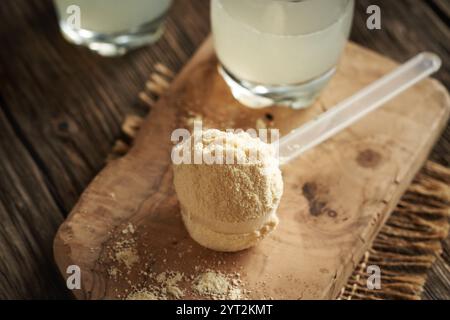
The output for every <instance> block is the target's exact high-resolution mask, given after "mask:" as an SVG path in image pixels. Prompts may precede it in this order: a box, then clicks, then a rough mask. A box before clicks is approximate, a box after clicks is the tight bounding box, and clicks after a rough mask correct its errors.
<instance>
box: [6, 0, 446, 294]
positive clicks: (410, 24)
mask: <svg viewBox="0 0 450 320" xmlns="http://www.w3.org/2000/svg"><path fill="white" fill-rule="evenodd" d="M208 2H209V0H195V1H193V0H177V1H176V6H174V8H173V10H172V12H171V16H170V19H169V23H168V31H167V32H166V34H165V36H164V38H163V39H162V40H161V41H160V42H159V43H158V44H157V45H154V46H152V47H150V48H146V49H143V50H139V51H137V52H135V53H132V54H131V55H129V56H126V57H124V58H120V59H102V58H99V57H96V56H95V55H93V54H91V53H89V52H88V51H86V50H85V49H82V48H76V47H74V46H72V45H70V44H67V43H66V42H65V41H63V40H62V38H61V36H60V35H59V32H58V27H57V23H56V18H55V15H54V12H53V9H52V5H51V0H3V1H2V5H1V6H0V16H1V19H2V23H1V24H0V41H1V43H2V50H0V96H3V99H4V101H5V104H3V105H2V107H3V108H8V111H9V112H10V114H11V118H12V119H14V121H15V122H16V124H17V126H18V128H20V130H21V131H22V132H23V135H24V137H25V138H26V139H27V140H28V142H27V144H28V150H30V151H31V152H30V155H31V158H30V159H31V160H33V161H34V163H39V165H38V170H39V171H40V174H42V175H43V176H44V177H45V178H46V180H47V181H48V183H47V185H48V188H49V189H51V190H54V191H53V194H52V195H53V199H54V201H55V203H57V204H59V207H61V209H62V211H64V214H67V213H68V212H69V210H70V209H71V208H72V206H73V204H74V203H75V201H76V200H77V198H78V196H79V194H80V193H81V191H82V190H83V189H84V188H85V186H86V185H87V183H88V182H89V181H90V180H91V179H92V177H93V176H94V175H95V174H96V172H97V171H98V170H99V169H100V168H102V166H103V163H104V158H105V156H106V154H107V153H108V152H109V150H110V147H111V146H112V144H113V141H114V140H115V139H116V138H117V136H118V135H119V130H120V124H121V122H122V119H123V117H124V115H125V114H127V113H129V112H137V113H141V114H142V113H143V112H144V111H143V109H142V108H141V107H140V106H139V105H138V104H137V99H136V93H137V92H139V90H140V89H141V88H142V86H143V83H144V82H145V80H146V78H147V75H148V73H149V72H150V70H151V68H152V65H153V64H154V63H156V62H158V61H162V62H163V63H164V64H166V65H167V66H169V67H170V68H171V69H173V70H174V71H177V70H179V68H180V67H181V66H182V65H183V64H184V63H185V61H187V59H188V58H189V57H190V55H191V54H192V53H193V52H194V51H195V49H196V47H197V46H198V45H199V44H200V43H201V41H202V40H203V39H204V37H205V36H206V35H207V34H208V32H209V21H208V16H209V14H208V10H209V5H208ZM430 3H433V4H435V5H436V7H439V9H440V10H441V12H445V13H446V15H447V16H448V12H449V10H448V7H449V2H448V1H446V0H430V1H425V0H420V1H416V0H401V1H390V0H373V1H369V0H358V1H357V10H356V12H355V22H356V23H355V26H354V28H353V32H352V39H353V40H354V41H356V42H358V43H361V44H363V45H365V46H367V47H369V48H371V49H375V50H377V51H379V52H382V53H383V54H385V55H387V56H390V57H393V58H396V59H398V60H405V59H407V58H409V57H410V56H412V55H414V54H415V53H416V52H417V50H418V48H423V49H428V50H433V51H437V52H439V53H440V54H441V55H442V56H443V57H445V56H448V55H449V51H450V49H449V47H450V44H449V41H445V39H448V24H447V31H445V30H444V29H443V25H445V23H444V22H445V20H444V19H443V16H442V15H439V14H437V13H436V11H435V8H434V7H432V6H430ZM369 4H379V5H380V6H381V7H382V8H384V9H383V30H381V31H370V32H369V31H368V30H367V29H366V28H365V26H364V23H363V22H364V21H365V17H366V14H365V8H366V7H367V5H369ZM405 39H406V40H405ZM445 61H446V63H445V65H444V68H443V69H442V71H441V72H440V73H439V74H438V75H437V77H438V78H439V79H440V80H442V81H443V83H444V84H445V85H446V86H447V88H448V87H449V85H450V84H449V80H448V79H449V78H450V76H449V68H448V63H449V62H448V59H447V60H445ZM445 61H444V62H445ZM6 121H8V120H6ZM8 123H9V121H8ZM3 138H6V137H5V136H2V137H0V139H3ZM449 151H450V129H447V130H446V131H445V132H444V134H443V137H442V138H441V140H440V141H439V143H438V145H437V146H436V147H435V149H434V152H433V153H432V159H434V160H437V161H439V162H440V163H442V164H444V165H447V166H449V164H450V152H449ZM0 152H1V151H0ZM1 161H3V162H6V161H7V162H6V164H5V166H7V167H8V168H9V170H12V171H17V170H21V167H20V166H19V163H20V161H17V160H16V159H15V158H12V159H8V160H5V159H4V158H3V159H1V160H0V162H1ZM30 179H33V178H31V177H30ZM2 183H3V182H1V183H0V185H1V184H2ZM21 188H23V190H24V192H25V193H26V194H33V193H34V192H35V190H33V189H32V188H30V187H29V186H28V185H27V184H25V185H23V186H21ZM51 190H49V192H51ZM0 210H3V209H0ZM5 210H6V209H5ZM46 210H47V208H46V206H41V204H40V203H37V204H34V206H32V207H28V208H27V211H29V212H33V213H34V214H42V213H43V212H45V211H46ZM3 211H4V210H3ZM4 214H5V215H6V214H7V213H6V212H5V213H4ZM23 219H26V215H23ZM15 237H16V240H15V241H24V240H23V239H22V238H21V236H20V233H19V234H16V236H15ZM448 248H449V246H448V245H447V249H446V250H444V255H443V257H444V258H443V259H444V262H445V263H446V264H447V266H448V263H449V262H450V258H449V257H450V256H449V255H448V252H449V249H448ZM18 265H19V266H20V264H18ZM0 271H3V270H2V269H0ZM50 278H51V277H50ZM11 281H13V280H11ZM14 281H19V280H14ZM14 281H13V282H14ZM49 281H52V279H50V280H49ZM17 283H19V282H17ZM17 283H16V285H17V286H18V287H20V286H21V285H20V284H17ZM445 283H447V284H448V283H449V282H448V281H447V282H445ZM433 288H434V284H433V281H432V280H431V283H430V287H429V288H428V289H429V290H431V291H430V292H432V290H433ZM44 291H45V290H41V291H40V292H42V297H50V296H55V295H58V294H59V291H58V290H56V291H55V292H56V293H55V292H52V291H51V290H49V291H48V292H47V294H45V293H44ZM441 291H442V290H441ZM33 296H34V297H35V296H36V295H34V294H33ZM435 296H439V294H436V295H435Z"/></svg>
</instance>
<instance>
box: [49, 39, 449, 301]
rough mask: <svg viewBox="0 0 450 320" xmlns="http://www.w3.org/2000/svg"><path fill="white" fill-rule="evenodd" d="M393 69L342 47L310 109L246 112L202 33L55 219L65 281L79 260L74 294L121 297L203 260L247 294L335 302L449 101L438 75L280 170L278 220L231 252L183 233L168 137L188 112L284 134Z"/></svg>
mask: <svg viewBox="0 0 450 320" xmlns="http://www.w3.org/2000/svg"><path fill="white" fill-rule="evenodd" d="M396 65H397V64H396V63H395V62H393V61H392V60H389V59H387V58H386V57H383V56H381V55H380V54H377V53H374V52H371V51H369V50H367V49H364V48H362V47H360V46H358V45H356V44H353V43H349V44H348V46H347V47H346V50H345V54H344V56H343V58H342V61H341V63H340V65H339V68H338V71H337V73H336V76H335V77H334V78H333V80H332V81H331V83H330V84H329V86H328V87H327V88H326V90H325V91H324V92H323V94H322V95H321V97H320V99H319V100H318V101H317V102H316V103H315V104H314V105H313V106H312V107H311V108H309V109H306V110H303V111H298V110H297V111H295V110H290V109H287V108H283V107H271V108H267V109H262V110H253V109H248V108H245V107H243V106H242V105H240V104H239V103H238V102H236V101H235V100H234V99H233V98H232V97H231V95H230V92H229V89H228V87H227V86H226V84H225V83H224V81H223V80H222V79H221V77H220V76H219V74H218V72H217V58H216V56H215V54H214V50H213V45H212V41H211V38H208V39H207V40H206V41H205V43H204V44H203V45H202V47H201V48H200V49H199V50H198V52H197V53H196V54H195V55H194V57H193V58H192V59H191V60H190V61H189V62H188V64H187V65H186V66H185V67H184V69H183V70H182V71H181V73H180V74H179V75H178V76H177V77H176V79H175V80H174V81H173V83H172V85H171V87H170V89H169V90H168V91H167V92H166V93H165V94H164V95H163V96H162V97H161V98H160V100H159V101H158V103H157V104H156V105H155V106H154V108H153V109H152V110H151V112H150V114H149V116H148V117H147V119H146V120H145V122H144V123H143V124H142V127H141V129H140V131H139V134H138V136H137V138H136V140H135V141H134V146H133V148H132V149H131V150H130V151H129V152H128V154H127V155H125V156H124V157H123V158H120V159H118V160H115V161H113V162H111V163H109V164H108V165H107V167H106V168H105V169H103V170H102V171H101V172H100V173H99V174H98V175H97V177H96V178H95V179H94V180H93V181H92V183H91V184H90V185H89V187H88V188H87V189H86V191H85V192H84V193H83V194H82V196H81V198H80V200H79V202H78V203H77V204H76V206H75V207H74V209H73V210H72V212H71V213H70V215H69V216H68V218H67V220H66V221H65V222H64V223H63V224H62V225H61V227H60V229H59V231H58V233H57V235H56V238H55V242H54V254H55V259H56V262H57V264H58V266H59V269H60V271H61V273H62V274H63V276H64V278H67V277H68V276H69V274H68V273H66V271H67V267H68V266H70V265H77V266H79V267H80V270H81V289H79V290H74V291H73V292H74V294H75V295H76V296H77V298H80V299H115V298H123V297H125V296H126V295H127V293H129V292H130V291H131V290H132V287H133V286H134V285H137V284H140V285H142V284H147V283H148V284H152V283H153V282H154V279H151V277H149V276H148V274H151V273H154V274H158V273H160V272H163V271H167V270H171V271H177V272H182V273H184V275H185V278H186V279H191V277H195V276H196V275H197V274H198V272H199V270H204V269H206V268H211V269H214V270H221V271H222V272H224V273H235V272H238V273H239V274H240V277H241V280H242V283H243V284H242V286H243V287H245V288H246V289H247V290H248V293H247V295H246V298H253V299H259V298H275V299H326V298H336V297H337V296H338V294H339V292H340V290H341V288H342V287H343V285H344V284H345V283H346V281H347V279H348V277H349V276H350V275H351V273H352V271H353V269H354V268H355V266H356V265H357V263H358V262H359V260H360V259H361V257H362V255H363V254H364V252H365V251H366V250H367V249H368V248H369V247H370V245H371V243H372V241H373V239H374V238H375V236H376V234H377V232H378V231H379V229H380V228H381V226H382V225H383V223H384V222H385V221H386V219H387V218H388V217H389V214H390V212H391V211H392V210H393V209H394V208H395V206H396V204H397V202H398V200H399V199H400V197H401V195H402V193H403V192H404V191H405V189H406V188H407V187H408V185H409V183H410V182H411V180H412V178H413V176H414V175H415V173H416V172H417V171H418V170H419V168H420V167H421V166H422V164H423V163H424V161H425V159H426V158H427V156H428V153H429V152H430V150H431V148H432V146H433V144H434V143H435V141H436V139H437V138H438V137H439V135H440V133H441V130H442V129H443V127H444V125H445V124H446V122H447V120H448V116H449V111H450V99H449V96H448V93H447V92H446V90H445V88H444V87H443V86H442V85H441V84H440V83H438V82H437V81H436V80H433V79H427V80H425V81H423V82H421V83H420V84H418V85H416V86H414V88H412V89H410V90H408V91H407V92H405V93H403V94H402V95H400V96H399V97H397V98H396V99H394V100H392V101H390V102H389V103H387V104H386V105H385V106H384V107H383V108H381V109H379V110H377V111H375V112H373V113H372V114H370V115H368V116H367V117H366V118H364V119H363V120H361V121H360V122H358V123H357V124H355V125H353V126H351V127H350V128H349V129H347V130H345V131H344V132H342V133H340V134H338V135H337V136H335V137H334V138H332V139H330V140H329V141H327V142H325V143H323V144H322V145H320V146H318V147H316V148H315V149H313V150H311V151H309V152H307V153H306V154H304V155H303V156H302V157H301V158H299V159H297V160H295V161H294V162H292V163H291V164H289V165H287V166H285V167H283V169H282V171H283V179H284V190H285V191H284V195H283V198H282V201H281V204H280V207H279V210H278V215H279V217H280V224H279V226H278V228H277V229H276V231H275V232H274V233H273V234H271V235H270V236H269V237H268V238H266V239H265V240H264V241H262V242H261V243H260V244H259V245H258V246H256V247H255V248H252V249H249V250H245V251H242V252H238V253H217V252H213V251H211V250H208V249H205V248H203V247H201V246H199V245H197V244H196V243H195V242H194V241H193V240H191V239H190V237H189V235H188V234H187V232H186V230H185V228H184V226H183V224H182V222H181V218H180V213H179V205H178V202H177V197H176V195H175V193H174V188H173V184H172V169H171V159H170V153H171V148H172V146H173V144H172V142H171V140H170V135H171V133H172V131H173V130H174V129H176V128H180V127H189V125H190V123H191V120H192V118H195V117H197V118H198V117H202V119H203V122H204V125H205V126H207V127H216V128H219V129H225V128H231V127H233V128H242V129H247V128H255V127H258V126H259V127H261V124H264V125H266V126H268V127H269V128H277V129H280V132H281V134H282V135H283V134H285V133H287V132H289V131H290V130H291V129H293V128H295V127H297V126H299V125H301V124H302V123H305V122H306V121H308V120H309V119H312V118H314V117H315V116H317V115H318V114H320V113H322V112H324V111H325V110H327V109H328V108H330V107H332V106H333V105H335V104H336V103H337V102H339V101H341V100H343V99H344V98H346V97H348V96H350V95H351V94H353V93H355V92H356V91H358V90H359V89H361V88H363V87H364V86H366V85H368V84H369V83H371V82H373V81H374V80H376V79H378V78H380V77H381V76H383V75H384V74H386V73H387V72H389V71H391V70H392V69H394V68H395V67H396ZM130 223H131V225H132V226H133V228H131V229H130V228H129V227H128V226H129V225H130ZM132 229H135V230H132ZM133 231H134V233H133ZM121 237H122V238H123V237H131V238H127V239H125V240H124V239H122V238H121ZM118 239H122V240H120V241H122V242H121V243H125V245H127V246H133V248H134V249H133V250H135V253H136V255H137V257H138V258H137V259H134V260H133V259H132V261H128V262H125V260H120V259H116V258H115V257H114V254H113V253H111V250H112V249H111V248H112V247H113V244H114V243H117V242H120V241H119V240H118ZM179 285H180V286H181V287H182V288H183V289H184V290H185V295H184V298H194V299H199V298H203V297H202V296H198V295H196V294H195V292H193V291H192V290H191V288H190V282H189V280H183V281H182V282H180V284H179Z"/></svg>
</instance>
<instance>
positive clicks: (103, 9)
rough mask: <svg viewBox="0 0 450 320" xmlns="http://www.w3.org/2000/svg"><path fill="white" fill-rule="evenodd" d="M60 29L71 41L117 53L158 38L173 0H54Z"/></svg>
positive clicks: (119, 53)
mask: <svg viewBox="0 0 450 320" xmlns="http://www.w3.org/2000/svg"><path fill="white" fill-rule="evenodd" d="M54 3H55V6H56V9H57V12H58V16H59V24H60V28H61V31H62V33H63V35H64V37H65V38H66V39H67V40H69V41H70V42H72V43H75V44H78V45H84V46H86V47H89V48H90V49H91V50H93V51H96V52H98V53H99V54H101V55H103V56H118V55H123V54H125V53H126V52H127V51H128V50H131V49H134V48H138V47H141V46H143V45H146V44H150V43H153V42H155V41H157V40H158V39H159V38H160V37H161V35H162V33H163V28H164V23H163V22H164V17H165V15H166V13H167V11H168V9H169V8H170V5H171V3H172V0H126V1H125V0H54Z"/></svg>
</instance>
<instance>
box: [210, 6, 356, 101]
mask: <svg viewBox="0 0 450 320" xmlns="http://www.w3.org/2000/svg"><path fill="white" fill-rule="evenodd" d="M353 6H354V1H353V0H332V1H330V0H307V1H287V0H278V1H277V0H212V3H211V18H212V28H213V35H214V43H215V49H216V52H217V55H218V57H219V60H220V62H221V63H222V65H223V66H224V68H225V70H226V72H228V73H229V74H230V75H231V76H232V77H233V78H234V79H236V80H237V81H240V82H241V84H243V85H244V86H245V85H246V83H247V82H248V83H250V84H251V85H258V84H261V85H265V86H268V87H278V89H279V87H283V86H293V87H295V86H297V85H302V84H306V83H308V82H310V81H314V80H316V79H320V77H322V76H325V75H329V76H328V78H329V77H331V74H332V71H333V70H334V68H335V66H336V64H337V63H338V60H339V57H340V55H341V53H342V50H343V48H344V46H345V43H346V41H347V38H348V35H349V31H350V27H351V22H352V17H353ZM327 81H328V79H324V81H323V82H324V83H323V84H322V83H319V86H318V87H316V88H312V89H313V90H315V91H320V89H321V87H323V85H325V84H326V82H327ZM268 90H269V91H270V88H269V89H268ZM311 94H312V96H315V94H316V92H312V93H311ZM294 96H295V92H294ZM293 98H294V99H295V97H293ZM308 98H311V97H310V96H308ZM310 102H311V101H310Z"/></svg>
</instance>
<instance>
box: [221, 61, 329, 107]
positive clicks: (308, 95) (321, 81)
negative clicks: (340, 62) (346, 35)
mask: <svg viewBox="0 0 450 320" xmlns="http://www.w3.org/2000/svg"><path fill="white" fill-rule="evenodd" d="M335 72H336V68H333V69H331V70H329V71H327V72H326V73H324V74H322V75H320V76H319V77H317V78H315V79H313V80H311V81H308V82H303V83H299V84H297V85H279V86H270V85H269V86H268V85H263V84H258V83H253V82H249V81H245V80H239V79H238V78H237V77H235V76H234V75H233V74H231V73H230V72H229V71H228V70H227V69H226V68H225V67H223V66H222V65H219V73H220V74H221V76H222V77H223V79H224V80H225V82H226V83H227V85H228V86H229V87H230V89H231V93H232V94H233V96H234V97H235V98H236V100H238V101H239V102H240V103H242V104H243V105H245V106H247V107H250V108H265V107H270V106H273V105H280V106H286V107H290V108H293V109H304V108H306V107H309V106H310V105H312V104H313V103H314V101H315V100H316V99H317V97H318V95H319V94H320V92H321V91H322V89H323V88H324V87H325V86H326V85H327V84H328V82H329V81H330V79H331V78H332V76H333V75H334V73H335Z"/></svg>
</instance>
